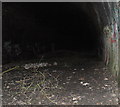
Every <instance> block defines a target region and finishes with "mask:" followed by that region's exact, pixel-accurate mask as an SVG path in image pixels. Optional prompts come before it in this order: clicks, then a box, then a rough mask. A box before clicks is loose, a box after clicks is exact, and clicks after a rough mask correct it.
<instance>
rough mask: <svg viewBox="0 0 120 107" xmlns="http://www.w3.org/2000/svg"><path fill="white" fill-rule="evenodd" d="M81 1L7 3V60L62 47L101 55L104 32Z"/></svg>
mask: <svg viewBox="0 0 120 107" xmlns="http://www.w3.org/2000/svg"><path fill="white" fill-rule="evenodd" d="M78 4H80V6H76V5H75V4H74V3H49V2H48V3H44V2H43V3H4V4H3V60H6V59H7V60H10V61H12V60H16V59H17V60H18V59H31V58H37V57H38V56H39V55H41V54H46V53H53V52H57V51H59V50H65V51H75V52H79V53H87V54H89V53H90V54H91V53H92V54H93V55H94V56H95V57H99V56H100V53H102V50H101V46H102V44H101V41H100V38H101V35H100V34H99V31H98V29H97V26H96V25H95V21H94V19H92V18H91V17H90V15H89V14H87V13H86V12H85V11H84V10H83V9H82V5H83V4H84V3H82V2H81V3H77V5H78ZM86 9H87V8H86ZM92 17H94V15H93V16H92Z"/></svg>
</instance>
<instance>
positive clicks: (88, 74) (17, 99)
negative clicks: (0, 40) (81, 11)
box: [2, 51, 118, 105]
mask: <svg viewBox="0 0 120 107" xmlns="http://www.w3.org/2000/svg"><path fill="white" fill-rule="evenodd" d="M86 56H87V57H86ZM2 83H3V105H117V104H118V97H117V95H118V93H117V91H118V88H117V82H116V81H115V79H114V77H113V76H112V75H111V74H110V72H109V71H108V69H107V68H106V67H105V65H104V64H103V62H102V61H100V60H99V59H97V58H96V57H94V55H92V54H91V55H90V54H89V55H87V54H86V55H85V54H83V55H82V54H79V53H77V52H67V51H66V52H65V51H64V52H58V53H54V55H53V54H52V55H51V54H48V55H47V56H43V57H41V58H40V59H39V60H30V61H21V62H15V63H10V64H6V65H4V66H3V74H2Z"/></svg>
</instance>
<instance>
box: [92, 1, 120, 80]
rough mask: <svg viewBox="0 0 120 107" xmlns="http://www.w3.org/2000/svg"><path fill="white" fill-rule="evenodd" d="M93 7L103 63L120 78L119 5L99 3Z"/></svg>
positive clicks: (116, 3)
mask: <svg viewBox="0 0 120 107" xmlns="http://www.w3.org/2000/svg"><path fill="white" fill-rule="evenodd" d="M93 6H94V11H95V12H96V15H97V21H98V23H99V26H100V27H99V29H100V32H101V36H102V42H103V44H104V45H103V53H104V55H103V59H104V62H105V64H106V66H108V67H109V69H110V71H111V72H112V74H113V75H114V76H115V77H118V76H119V78H120V3H119V2H101V3H95V4H94V5H93ZM119 80H120V79H119Z"/></svg>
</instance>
